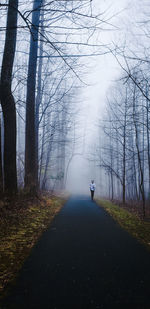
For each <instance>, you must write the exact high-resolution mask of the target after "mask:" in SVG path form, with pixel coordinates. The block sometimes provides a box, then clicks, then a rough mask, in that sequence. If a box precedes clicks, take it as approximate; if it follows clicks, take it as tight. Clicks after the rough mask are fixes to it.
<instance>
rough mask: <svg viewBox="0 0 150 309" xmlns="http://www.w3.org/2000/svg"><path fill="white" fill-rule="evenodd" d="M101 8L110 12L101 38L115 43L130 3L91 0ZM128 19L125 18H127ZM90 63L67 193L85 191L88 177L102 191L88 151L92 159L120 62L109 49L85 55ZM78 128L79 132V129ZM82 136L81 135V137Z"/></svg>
mask: <svg viewBox="0 0 150 309" xmlns="http://www.w3.org/2000/svg"><path fill="white" fill-rule="evenodd" d="M94 4H95V6H98V7H99V8H100V9H101V10H102V11H105V10H106V8H107V12H108V13H107V14H108V16H113V18H112V21H111V23H112V24H113V26H114V28H113V27H112V29H111V30H108V31H107V30H106V31H104V32H102V33H101V35H100V38H101V42H103V43H104V44H106V45H107V44H108V45H109V46H111V45H112V46H113V45H114V44H118V42H120V41H121V37H122V40H123V38H125V36H126V34H127V31H128V26H129V24H128V23H127V19H128V17H129V14H131V15H132V12H133V8H134V4H133V3H132V4H130V5H129V1H128V0H124V1H118V0H115V1H113V4H112V1H107V0H106V1H104V2H100V1H95V2H94ZM128 22H129V21H128ZM87 63H88V65H89V66H90V69H89V71H88V72H87V73H86V75H84V81H85V83H87V84H88V86H85V87H84V89H82V90H81V91H80V92H79V94H78V96H79V99H80V102H81V104H82V109H81V110H80V114H79V115H78V118H79V122H80V126H79V128H78V131H77V134H79V136H83V137H84V143H85V149H84V151H83V140H82V141H81V142H80V145H79V143H78V142H77V143H76V149H75V153H82V155H75V156H74V157H73V159H72V162H71V164H70V167H69V172H68V177H67V187H66V189H67V190H68V191H69V192H71V193H84V194H89V184H90V182H91V180H92V179H94V180H95V182H96V185H97V188H96V191H97V194H98V195H99V194H101V193H102V192H104V191H105V190H104V187H105V185H104V182H105V181H104V179H103V180H102V179H101V176H100V175H99V174H100V171H99V168H98V162H96V161H94V162H92V161H91V160H92V158H91V156H90V160H89V153H91V154H92V157H93V160H94V156H95V155H94V148H96V145H97V143H98V119H99V118H102V117H103V114H104V110H105V105H106V96H107V92H108V89H109V87H110V86H111V85H113V84H114V83H115V81H116V80H117V78H119V74H120V66H119V65H118V63H117V61H116V59H115V57H114V56H113V55H112V53H111V52H110V53H109V52H108V53H107V54H106V55H100V56H96V57H94V59H93V58H92V57H91V58H90V57H89V58H88V60H87V59H85V65H87ZM81 132H82V133H81ZM81 139H82V138H81Z"/></svg>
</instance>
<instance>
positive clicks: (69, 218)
mask: <svg viewBox="0 0 150 309" xmlns="http://www.w3.org/2000/svg"><path fill="white" fill-rule="evenodd" d="M149 260H150V252H149V251H148V250H147V249H146V248H145V247H144V246H143V245H141V244H140V243H139V242H138V241H137V240H136V239H135V238H134V237H132V236H131V235H130V234H129V233H128V232H127V231H125V230H124V229H122V228H121V227H120V225H119V224H118V223H116V221H115V220H114V219H113V218H112V217H111V216H110V215H109V214H108V212H106V211H105V210H104V208H103V207H100V206H99V205H97V204H96V203H95V202H94V201H91V200H90V198H89V197H86V196H76V197H72V198H70V199H69V200H68V201H67V203H66V204H65V205H64V207H63V208H62V209H61V211H60V212H59V214H58V215H57V216H55V218H54V220H53V222H52V224H51V225H50V227H49V228H48V229H47V230H46V232H45V233H43V235H42V237H41V238H40V239H39V241H38V242H37V244H36V245H35V246H34V248H33V249H32V251H31V254H30V256H29V257H28V258H27V259H26V261H25V263H24V265H23V267H22V269H21V271H20V273H19V276H18V277H17V280H16V282H15V285H14V286H13V288H12V290H11V291H10V293H9V294H8V295H7V297H6V298H5V299H4V300H3V301H2V303H1V304H2V307H1V309H20V308H22V309H98V308H99V309H108V308H111V309H127V308H128V309H130V308H132V309H149V308H150V297H149V295H150V263H149Z"/></svg>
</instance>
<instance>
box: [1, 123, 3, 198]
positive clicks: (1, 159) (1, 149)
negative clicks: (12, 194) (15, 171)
mask: <svg viewBox="0 0 150 309" xmlns="http://www.w3.org/2000/svg"><path fill="white" fill-rule="evenodd" d="M1 134H2V132H1V118H0V197H1V196H2V194H3V168H2V141H1Z"/></svg>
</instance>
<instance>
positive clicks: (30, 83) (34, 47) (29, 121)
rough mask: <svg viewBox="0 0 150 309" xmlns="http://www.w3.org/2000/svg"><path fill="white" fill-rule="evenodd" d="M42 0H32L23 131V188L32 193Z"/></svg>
mask: <svg viewBox="0 0 150 309" xmlns="http://www.w3.org/2000/svg"><path fill="white" fill-rule="evenodd" d="M41 5H42V0H34V4H33V11H32V27H31V33H32V34H31V38H30V54H29V65H28V78H27V100H26V132H25V188H26V189H27V190H28V192H29V193H31V194H34V193H35V192H36V190H37V183H38V167H37V164H36V133H35V132H36V131H35V87H36V68H37V51H38V30H39V20H40V7H41Z"/></svg>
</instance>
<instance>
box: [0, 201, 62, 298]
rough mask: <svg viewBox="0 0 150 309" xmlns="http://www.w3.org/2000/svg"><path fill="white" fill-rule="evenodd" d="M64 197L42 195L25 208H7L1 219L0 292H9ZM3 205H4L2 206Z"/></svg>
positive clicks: (59, 207) (3, 293)
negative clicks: (10, 286) (9, 287)
mask: <svg viewBox="0 0 150 309" xmlns="http://www.w3.org/2000/svg"><path fill="white" fill-rule="evenodd" d="M64 202H65V200H64V199H61V198H58V197H55V198H50V197H45V196H44V197H42V198H41V199H40V202H39V201H36V202H35V201H32V203H31V202H27V203H26V206H25V207H19V209H18V208H15V207H14V208H13V209H11V210H10V209H4V212H3V214H2V215H1V218H0V224H1V234H0V265H1V267H0V294H2V297H3V296H4V295H5V294H6V292H7V288H8V286H9V285H10V284H11V283H12V281H13V280H14V279H15V278H16V276H17V274H18V272H19V270H20V269H21V267H22V265H23V263H24V260H25V259H26V258H27V256H28V255H29V253H30V251H31V248H32V247H33V246H34V245H35V243H36V242H37V240H38V239H39V237H40V236H41V234H42V233H43V231H45V230H46V229H47V228H48V226H49V225H50V223H51V221H52V219H53V218H54V216H55V215H56V214H57V213H58V212H59V211H60V209H61V207H62V205H63V204H64ZM3 207H4V206H3Z"/></svg>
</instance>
